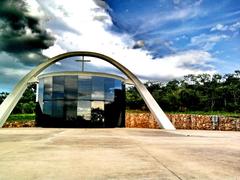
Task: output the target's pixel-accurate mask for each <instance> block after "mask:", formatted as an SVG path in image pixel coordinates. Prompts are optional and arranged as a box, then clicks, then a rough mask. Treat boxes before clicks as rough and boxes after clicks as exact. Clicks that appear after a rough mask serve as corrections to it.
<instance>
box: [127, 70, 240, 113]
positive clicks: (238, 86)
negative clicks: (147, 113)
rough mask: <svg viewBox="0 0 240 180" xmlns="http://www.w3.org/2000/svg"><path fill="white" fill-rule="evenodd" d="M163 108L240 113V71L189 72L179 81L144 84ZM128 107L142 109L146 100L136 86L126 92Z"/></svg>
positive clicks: (179, 110) (178, 110)
mask: <svg viewBox="0 0 240 180" xmlns="http://www.w3.org/2000/svg"><path fill="white" fill-rule="evenodd" d="M145 86H146V87H147V89H148V90H149V92H150V93H151V94H152V95H153V97H154V98H155V100H156V101H157V102H158V104H159V105H160V106H161V107H162V108H163V110H164V111H168V112H174V111H175V112H186V111H225V112H240V70H236V71H235V72H234V73H230V74H225V75H220V74H214V75H212V76H211V75H209V74H199V75H193V74H189V75H187V76H184V78H183V79H181V80H177V79H174V80H171V81H169V82H167V83H161V82H158V81H154V82H153V81H149V82H147V83H145ZM126 104H127V108H128V109H145V108H146V107H145V103H144V101H143V99H142V98H141V96H140V95H139V94H138V92H137V90H136V88H135V87H130V88H128V89H127V91H126Z"/></svg>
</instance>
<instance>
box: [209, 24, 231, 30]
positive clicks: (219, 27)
mask: <svg viewBox="0 0 240 180" xmlns="http://www.w3.org/2000/svg"><path fill="white" fill-rule="evenodd" d="M227 29H228V26H224V25H222V24H217V25H216V26H214V27H212V28H211V30H210V31H217V30H218V31H226V30H227Z"/></svg>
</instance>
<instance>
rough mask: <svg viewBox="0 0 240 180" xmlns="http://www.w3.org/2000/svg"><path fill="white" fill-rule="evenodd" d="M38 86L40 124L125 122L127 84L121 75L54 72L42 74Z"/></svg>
mask: <svg viewBox="0 0 240 180" xmlns="http://www.w3.org/2000/svg"><path fill="white" fill-rule="evenodd" d="M38 87H39V94H38V96H39V105H38V107H37V110H36V122H37V124H38V125H39V126H51V127H124V126H125V86H124V83H123V80H122V79H120V78H115V76H110V77H109V75H108V76H106V77H104V76H103V77H102V76H99V75H98V76H94V74H93V73H91V75H86V74H85V75H81V74H79V73H78V74H75V75H72V74H64V75H59V74H54V73H51V74H48V75H42V76H40V78H39V86H38Z"/></svg>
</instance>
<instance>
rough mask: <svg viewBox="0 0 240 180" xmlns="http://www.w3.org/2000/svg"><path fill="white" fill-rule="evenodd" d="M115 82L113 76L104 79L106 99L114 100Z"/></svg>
mask: <svg viewBox="0 0 240 180" xmlns="http://www.w3.org/2000/svg"><path fill="white" fill-rule="evenodd" d="M114 83H115V82H114V79H112V78H105V79H104V96H105V100H106V101H113V100H114Z"/></svg>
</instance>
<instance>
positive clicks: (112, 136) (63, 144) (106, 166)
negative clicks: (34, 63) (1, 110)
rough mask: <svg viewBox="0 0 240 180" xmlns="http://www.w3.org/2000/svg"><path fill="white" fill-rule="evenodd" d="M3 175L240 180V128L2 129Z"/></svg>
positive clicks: (0, 168)
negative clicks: (235, 130)
mask: <svg viewBox="0 0 240 180" xmlns="http://www.w3.org/2000/svg"><path fill="white" fill-rule="evenodd" d="M0 179H1V180H2V179H18V180H19V179H34V180H37V179H234V180H237V179H240V132H223V131H193V130H177V131H166V130H159V129H128V128H125V129H124V128H123V129H117V128H116V129H43V128H16V129H14V128H12V129H11V128H9V129H7V128H6V129H4V128H3V129H1V130H0Z"/></svg>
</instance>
